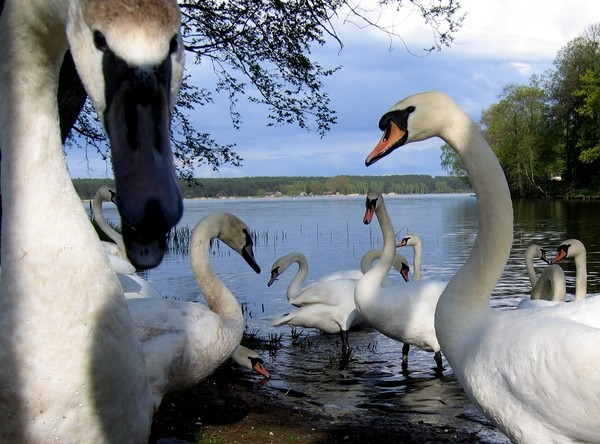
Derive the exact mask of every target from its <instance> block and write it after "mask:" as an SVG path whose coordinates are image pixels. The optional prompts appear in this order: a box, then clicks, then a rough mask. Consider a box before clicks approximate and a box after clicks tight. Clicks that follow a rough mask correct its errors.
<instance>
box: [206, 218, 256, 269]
mask: <svg viewBox="0 0 600 444" xmlns="http://www.w3.org/2000/svg"><path fill="white" fill-rule="evenodd" d="M210 217H211V216H207V218H210ZM212 217H216V218H217V219H218V220H217V222H216V224H217V226H219V234H218V235H217V237H218V238H219V239H220V240H221V241H223V242H224V243H225V244H226V245H227V246H228V247H229V248H231V249H232V250H234V251H237V252H238V253H239V254H240V255H241V256H242V257H243V258H244V260H245V261H246V262H247V263H248V265H250V267H251V268H252V269H253V270H254V271H255V272H256V273H260V266H259V265H258V264H257V263H256V260H255V259H254V249H253V248H254V242H253V241H252V236H251V235H250V229H249V228H248V226H247V225H246V224H245V223H244V222H243V221H242V220H241V219H239V218H237V217H236V216H234V215H233V214H229V213H213V215H212Z"/></svg>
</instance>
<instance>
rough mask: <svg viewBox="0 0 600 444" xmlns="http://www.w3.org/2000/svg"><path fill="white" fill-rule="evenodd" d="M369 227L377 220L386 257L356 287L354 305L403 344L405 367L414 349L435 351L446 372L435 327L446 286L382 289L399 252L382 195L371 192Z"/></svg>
mask: <svg viewBox="0 0 600 444" xmlns="http://www.w3.org/2000/svg"><path fill="white" fill-rule="evenodd" d="M366 206H367V209H366V212H365V216H364V218H363V222H364V223H365V224H369V223H371V221H372V219H373V215H376V216H377V219H378V220H379V225H380V227H381V231H382V233H383V254H382V255H381V259H380V260H379V262H378V263H377V264H375V265H374V266H373V268H371V270H369V271H368V272H366V273H365V274H364V275H363V276H362V277H361V278H360V279H359V280H358V283H357V284H356V289H355V290H354V302H355V304H356V308H357V309H358V311H359V312H360V313H361V314H362V316H363V317H364V318H365V320H366V321H367V322H368V323H369V324H370V325H372V326H373V327H374V328H375V329H377V330H378V331H379V332H380V333H383V334H384V335H386V336H387V337H389V338H392V339H395V340H397V341H402V342H403V343H404V347H403V348H402V366H403V368H406V366H407V365H408V350H409V346H410V345H414V346H415V347H418V348H420V349H422V350H426V351H433V352H434V360H435V362H436V364H437V369H438V370H441V369H442V354H441V351H440V345H439V343H438V339H437V337H436V331H435V328H434V324H433V318H434V313H435V307H436V304H437V302H438V298H439V297H440V295H441V294H442V291H443V290H444V288H445V287H446V283H445V282H440V281H434V280H425V281H421V280H419V281H410V282H406V283H403V284H402V285H395V286H392V287H387V288H382V287H381V285H380V284H381V280H382V279H383V277H384V276H385V275H386V274H387V272H388V270H389V268H390V263H391V259H392V258H393V255H394V254H395V251H396V239H395V234H394V227H393V226H392V221H391V219H390V216H389V214H388V212H387V209H386V207H385V203H384V201H383V196H382V195H381V193H379V192H375V191H369V192H368V193H367V200H366Z"/></svg>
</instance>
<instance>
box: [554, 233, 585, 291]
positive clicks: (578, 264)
mask: <svg viewBox="0 0 600 444" xmlns="http://www.w3.org/2000/svg"><path fill="white" fill-rule="evenodd" d="M556 251H557V254H556V256H555V257H554V258H553V259H552V261H551V263H552V264H556V263H557V262H559V261H562V260H563V259H565V258H573V259H574V260H575V300H576V301H583V300H585V298H586V297H587V253H586V250H585V245H583V242H581V241H579V240H577V239H569V240H566V241H563V242H562V243H561V244H560V245H559V246H558V248H557V249H556Z"/></svg>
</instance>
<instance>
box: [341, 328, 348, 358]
mask: <svg viewBox="0 0 600 444" xmlns="http://www.w3.org/2000/svg"><path fill="white" fill-rule="evenodd" d="M340 338H341V339H342V353H343V354H350V342H348V330H341V331H340Z"/></svg>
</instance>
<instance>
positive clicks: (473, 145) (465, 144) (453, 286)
mask: <svg viewBox="0 0 600 444" xmlns="http://www.w3.org/2000/svg"><path fill="white" fill-rule="evenodd" d="M450 103H451V105H450V106H449V107H450V108H451V109H446V112H447V114H446V115H450V116H451V118H450V120H447V121H446V122H445V125H444V126H443V128H442V130H441V134H439V136H440V137H441V138H442V139H443V140H444V141H445V142H446V143H448V145H450V146H451V147H453V148H454V150H455V151H456V153H457V154H458V155H459V157H460V158H461V160H462V162H463V165H464V167H465V169H466V170H467V171H468V173H469V178H470V180H471V183H472V185H473V188H474V189H475V193H476V195H477V211H478V217H479V227H478V232H477V237H476V239H475V243H474V246H473V249H472V251H471V254H470V255H469V258H468V259H467V261H466V263H465V264H464V265H463V266H462V267H461V269H460V270H459V271H458V272H457V273H456V275H455V276H454V278H453V279H452V280H451V281H450V283H449V284H448V286H447V287H446V289H445V291H444V293H443V294H442V296H441V297H440V301H439V303H438V307H437V310H436V328H437V326H438V324H440V325H444V326H452V327H449V328H454V329H458V330H459V331H460V330H461V329H462V328H467V324H468V322H465V320H466V319H472V320H473V322H476V318H477V317H476V315H475V314H476V313H485V312H487V311H488V310H489V298H490V294H491V292H492V290H493V289H494V287H495V285H496V283H497V282H498V280H499V279H500V276H501V275H502V272H503V270H504V267H505V265H506V262H507V260H508V257H509V254H510V248H511V246H512V241H513V209H512V202H511V199H510V192H509V190H508V185H507V182H506V179H505V177H504V172H503V170H502V168H501V167H500V164H499V162H498V159H497V158H496V156H495V155H494V153H493V152H492V150H491V148H490V147H489V145H488V144H487V142H486V141H485V139H484V138H483V136H482V135H481V133H480V131H479V129H478V128H477V126H476V125H475V124H474V123H473V121H472V120H471V119H470V118H469V117H468V116H467V115H466V114H465V113H464V111H462V110H461V109H460V108H459V107H458V106H457V105H456V104H454V102H450ZM438 316H439V317H440V321H441V322H439V323H438V319H437V317H438ZM457 320H458V322H457ZM459 331H457V332H456V334H457V335H458V336H460V332H459ZM449 337H450V338H452V336H449ZM457 340H460V339H459V338H457ZM442 348H444V347H442Z"/></svg>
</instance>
